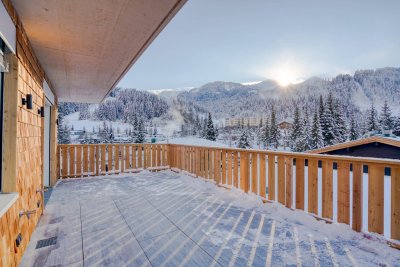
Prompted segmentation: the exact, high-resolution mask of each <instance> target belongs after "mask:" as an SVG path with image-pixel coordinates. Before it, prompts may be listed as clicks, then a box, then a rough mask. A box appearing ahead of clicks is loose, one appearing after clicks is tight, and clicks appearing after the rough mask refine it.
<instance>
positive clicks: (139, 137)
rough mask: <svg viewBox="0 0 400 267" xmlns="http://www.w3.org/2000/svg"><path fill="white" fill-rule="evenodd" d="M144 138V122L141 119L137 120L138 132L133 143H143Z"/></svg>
mask: <svg viewBox="0 0 400 267" xmlns="http://www.w3.org/2000/svg"><path fill="white" fill-rule="evenodd" d="M144 140H145V129H144V123H143V120H139V122H138V132H137V136H136V140H135V143H139V144H140V143H144Z"/></svg>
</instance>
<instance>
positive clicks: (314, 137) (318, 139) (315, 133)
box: [310, 110, 324, 149]
mask: <svg viewBox="0 0 400 267" xmlns="http://www.w3.org/2000/svg"><path fill="white" fill-rule="evenodd" d="M310 141H311V142H310V149H317V148H321V147H323V146H324V137H323V135H322V129H321V124H320V123H319V114H318V112H317V111H316V110H315V112H314V117H313V122H312V127H311V140H310Z"/></svg>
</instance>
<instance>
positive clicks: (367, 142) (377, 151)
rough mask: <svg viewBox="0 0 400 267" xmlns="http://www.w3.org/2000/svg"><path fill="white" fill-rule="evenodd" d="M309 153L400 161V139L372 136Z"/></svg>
mask: <svg viewBox="0 0 400 267" xmlns="http://www.w3.org/2000/svg"><path fill="white" fill-rule="evenodd" d="M308 152H310V153H318V154H329V155H342V156H352V157H369V158H387V159H400V138H397V137H386V136H371V137H367V138H363V139H359V140H355V141H350V142H344V143H340V144H336V145H332V146H327V147H323V148H320V149H314V150H310V151H308Z"/></svg>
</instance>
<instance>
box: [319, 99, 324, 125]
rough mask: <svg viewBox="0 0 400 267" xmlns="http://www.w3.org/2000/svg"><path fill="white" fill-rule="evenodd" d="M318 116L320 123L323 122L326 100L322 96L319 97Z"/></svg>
mask: <svg viewBox="0 0 400 267" xmlns="http://www.w3.org/2000/svg"><path fill="white" fill-rule="evenodd" d="M318 112H319V113H318V116H319V118H318V119H319V122H320V123H321V121H322V116H323V115H324V112H325V107H324V99H323V98H322V95H320V96H319V110H318Z"/></svg>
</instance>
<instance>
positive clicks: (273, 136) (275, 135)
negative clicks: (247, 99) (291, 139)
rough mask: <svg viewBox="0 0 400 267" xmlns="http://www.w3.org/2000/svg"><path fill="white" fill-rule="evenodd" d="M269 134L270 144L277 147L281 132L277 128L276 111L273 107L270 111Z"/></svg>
mask: <svg viewBox="0 0 400 267" xmlns="http://www.w3.org/2000/svg"><path fill="white" fill-rule="evenodd" d="M269 136H270V141H271V145H272V146H273V147H274V148H275V149H277V148H278V146H279V140H280V139H281V132H280V130H279V126H278V122H277V121H276V113H275V109H274V107H272V112H271V125H270V130H269Z"/></svg>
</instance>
